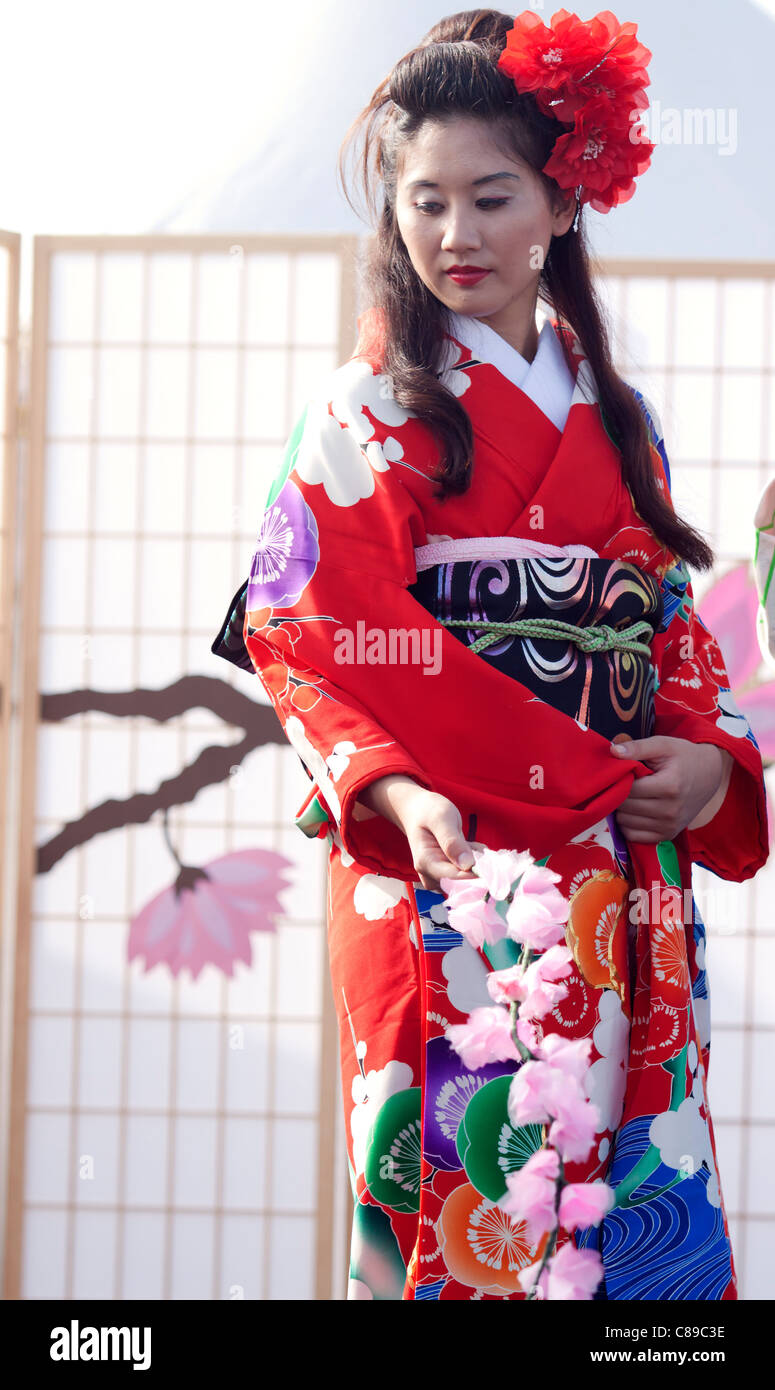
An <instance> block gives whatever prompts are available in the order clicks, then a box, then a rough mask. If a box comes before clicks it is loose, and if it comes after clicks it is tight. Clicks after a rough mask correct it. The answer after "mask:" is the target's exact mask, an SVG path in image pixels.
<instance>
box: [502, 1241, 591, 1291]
mask: <svg viewBox="0 0 775 1390" xmlns="http://www.w3.org/2000/svg"><path fill="white" fill-rule="evenodd" d="M540 1264H541V1262H540V1260H538V1261H536V1263H535V1264H532V1265H528V1266H527V1268H526V1269H523V1270H522V1271H521V1273H520V1274H519V1275H518V1276H517V1277H518V1279H519V1283H520V1286H521V1287H522V1288H523V1289H524V1291H525V1293H529V1292H530V1289H531V1288H532V1286H533V1283H534V1282H535V1277H536V1275H537V1273H538V1270H539V1268H540ZM602 1277H603V1261H602V1260H601V1258H600V1256H599V1254H598V1252H597V1250H577V1249H576V1247H575V1245H574V1244H573V1242H572V1241H568V1243H567V1244H566V1245H563V1246H562V1248H561V1249H560V1250H558V1251H556V1253H555V1254H554V1255H552V1257H551V1259H549V1260H548V1261H547V1263H546V1267H545V1268H544V1270H543V1273H542V1274H541V1278H540V1280H539V1284H538V1297H539V1298H546V1299H555V1300H560V1299H562V1300H565V1301H570V1300H572V1299H573V1300H575V1299H579V1300H581V1299H591V1298H592V1296H593V1294H594V1293H595V1290H596V1289H597V1286H598V1284H599V1283H600V1280H601V1279H602Z"/></svg>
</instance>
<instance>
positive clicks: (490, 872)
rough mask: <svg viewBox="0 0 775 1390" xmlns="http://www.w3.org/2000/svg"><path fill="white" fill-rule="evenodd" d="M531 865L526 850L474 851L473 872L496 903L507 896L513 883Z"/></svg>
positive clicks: (531, 860)
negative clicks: (485, 886) (484, 884)
mask: <svg viewBox="0 0 775 1390" xmlns="http://www.w3.org/2000/svg"><path fill="white" fill-rule="evenodd" d="M533 863H534V860H533V856H532V854H529V853H528V851H527V850H521V851H520V850H515V849H487V848H485V849H482V850H474V870H475V872H476V873H477V874H478V875H479V877H480V878H481V879H482V881H483V882H484V883H486V885H487V888H488V889H489V891H490V893H491V895H492V897H493V898H496V899H497V900H498V901H502V900H503V899H504V898H507V897H508V896H509V893H510V892H511V889H512V887H513V885H514V883H516V881H517V879H518V878H519V877H520V875H521V874H524V872H525V870H526V869H528V868H530V866H531V865H532V864H533Z"/></svg>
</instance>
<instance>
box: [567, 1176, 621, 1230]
mask: <svg viewBox="0 0 775 1390" xmlns="http://www.w3.org/2000/svg"><path fill="white" fill-rule="evenodd" d="M615 1200H616V1197H615V1193H614V1190H613V1188H612V1187H609V1186H608V1184H607V1183H604V1182H569V1183H568V1184H567V1186H565V1187H564V1188H563V1189H562V1192H561V1193H560V1208H559V1217H560V1225H561V1226H562V1227H564V1229H565V1230H566V1231H575V1229H576V1227H577V1226H599V1225H600V1222H601V1221H602V1219H603V1217H604V1216H605V1214H606V1212H608V1211H610V1210H611V1208H612V1206H613V1205H614V1202H615Z"/></svg>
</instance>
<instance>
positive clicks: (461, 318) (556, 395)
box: [450, 311, 575, 431]
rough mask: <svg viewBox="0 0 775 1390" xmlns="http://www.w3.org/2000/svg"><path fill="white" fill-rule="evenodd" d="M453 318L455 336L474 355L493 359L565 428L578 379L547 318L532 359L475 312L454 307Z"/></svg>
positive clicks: (540, 408) (554, 420) (546, 412)
mask: <svg viewBox="0 0 775 1390" xmlns="http://www.w3.org/2000/svg"><path fill="white" fill-rule="evenodd" d="M450 318H451V331H452V333H453V335H454V337H456V338H457V339H458V341H459V342H461V343H464V344H465V346H466V347H467V348H469V349H470V351H471V352H472V353H473V355H474V357H478V358H479V359H480V360H481V361H482V362H489V363H491V364H492V366H493V367H496V368H497V370H498V371H499V372H500V373H501V374H502V375H503V376H505V377H506V378H507V379H508V380H509V381H511V382H513V384H514V385H515V386H518V387H519V388H520V390H521V391H524V393H525V395H526V396H529V397H530V399H531V400H532V401H533V402H534V403H535V404H536V405H537V406H538V408H539V410H541V411H542V412H543V414H544V415H545V416H546V417H547V419H549V420H551V421H552V424H554V425H556V427H557V429H558V430H561V431H562V430H563V429H564V428H565V424H566V421H567V419H568V412H569V410H570V406H571V398H572V396H573V391H574V387H575V381H574V377H573V373H572V372H571V371H570V368H569V367H568V364H567V362H566V361H565V356H564V354H563V350H562V345H561V343H560V340H559V338H558V336H557V334H556V332H555V331H554V328H553V327H552V324H551V322H550V320H549V319H548V318H547V319H545V320H544V323H543V326H542V328H541V331H540V333H539V335H538V348H537V351H536V355H535V357H534V358H533V361H532V362H528V361H527V359H526V358H525V357H523V356H522V353H521V352H517V349H516V348H515V347H512V346H511V343H508V342H507V341H506V339H505V338H503V337H501V335H500V333H496V332H495V329H494V328H491V327H490V325H489V324H487V323H482V320H481V319H477V318H475V317H474V316H473V315H472V314H456V313H454V311H453V312H451V314H450Z"/></svg>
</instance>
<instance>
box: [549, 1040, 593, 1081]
mask: <svg viewBox="0 0 775 1390" xmlns="http://www.w3.org/2000/svg"><path fill="white" fill-rule="evenodd" d="M591 1051H592V1039H591V1038H565V1037H563V1036H562V1034H561V1033H547V1034H545V1036H544V1038H543V1039H542V1041H541V1043H540V1044H539V1046H538V1056H539V1058H540V1059H541V1060H542V1061H545V1062H550V1063H551V1065H552V1066H553V1067H556V1068H557V1069H558V1070H559V1071H564V1072H567V1073H568V1074H569V1075H570V1076H574V1077H575V1078H576V1080H577V1081H583V1080H584V1076H585V1075H586V1073H587V1071H588V1070H589V1054H590V1052H591Z"/></svg>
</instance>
